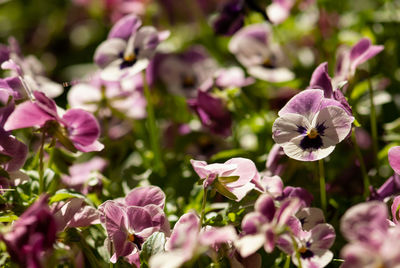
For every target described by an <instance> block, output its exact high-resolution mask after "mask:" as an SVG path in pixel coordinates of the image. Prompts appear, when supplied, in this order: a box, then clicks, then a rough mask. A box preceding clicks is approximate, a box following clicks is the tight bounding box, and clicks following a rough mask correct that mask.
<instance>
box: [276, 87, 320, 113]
mask: <svg viewBox="0 0 400 268" xmlns="http://www.w3.org/2000/svg"><path fill="white" fill-rule="evenodd" d="M323 98H324V92H323V91H322V90H319V89H306V90H303V91H302V92H300V93H298V94H297V95H295V96H294V97H293V98H291V99H290V100H289V102H288V103H287V104H286V105H285V106H284V107H283V108H282V109H281V110H280V111H279V113H278V115H279V116H283V115H284V114H287V113H295V114H300V115H303V116H305V117H306V118H309V119H311V118H312V117H313V115H314V114H316V113H317V112H318V111H319V109H320V105H321V102H322V100H323Z"/></svg>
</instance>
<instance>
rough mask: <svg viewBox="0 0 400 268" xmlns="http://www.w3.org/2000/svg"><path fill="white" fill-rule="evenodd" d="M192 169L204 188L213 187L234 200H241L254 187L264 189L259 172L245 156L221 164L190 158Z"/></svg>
mask: <svg viewBox="0 0 400 268" xmlns="http://www.w3.org/2000/svg"><path fill="white" fill-rule="evenodd" d="M190 162H191V163H192V166H193V169H194V170H195V171H196V173H197V175H199V177H200V179H201V180H203V186H204V188H208V187H210V186H211V187H215V189H216V190H217V191H218V192H219V193H220V194H222V195H224V196H225V197H227V198H229V199H233V200H235V201H240V200H242V199H243V198H244V197H245V196H246V194H247V193H248V192H249V191H251V190H252V189H254V188H256V189H258V190H259V191H264V188H263V186H262V184H261V181H260V174H259V173H258V171H257V168H256V166H255V164H254V163H253V161H251V160H250V159H246V158H240V157H238V158H232V159H230V160H228V161H226V162H225V163H223V164H220V163H216V164H210V165H208V164H207V163H206V162H205V161H198V160H193V159H192V160H190Z"/></svg>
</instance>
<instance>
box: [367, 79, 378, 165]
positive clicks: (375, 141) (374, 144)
mask: <svg viewBox="0 0 400 268" xmlns="http://www.w3.org/2000/svg"><path fill="white" fill-rule="evenodd" d="M368 91H369V103H370V106H371V112H370V114H369V115H370V124H371V135H372V149H373V156H374V162H375V167H376V168H378V127H377V123H376V110H375V105H374V91H373V90H372V83H371V79H369V78H368Z"/></svg>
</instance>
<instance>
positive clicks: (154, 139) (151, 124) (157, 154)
mask: <svg viewBox="0 0 400 268" xmlns="http://www.w3.org/2000/svg"><path fill="white" fill-rule="evenodd" d="M142 74H143V88H144V95H145V97H146V101H147V128H148V131H149V135H150V146H151V150H152V151H153V154H154V160H155V166H154V170H155V171H158V172H162V171H163V163H162V160H161V149H160V144H159V135H158V129H157V124H156V119H155V116H154V108H153V102H152V99H151V94H150V89H149V85H148V84H147V79H146V72H145V71H143V73H142Z"/></svg>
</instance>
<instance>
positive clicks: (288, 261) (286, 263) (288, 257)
mask: <svg viewBox="0 0 400 268" xmlns="http://www.w3.org/2000/svg"><path fill="white" fill-rule="evenodd" d="M289 267H290V256H289V255H287V256H286V261H285V265H284V266H283V268H289Z"/></svg>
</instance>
